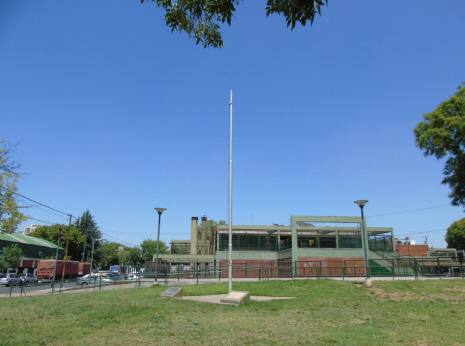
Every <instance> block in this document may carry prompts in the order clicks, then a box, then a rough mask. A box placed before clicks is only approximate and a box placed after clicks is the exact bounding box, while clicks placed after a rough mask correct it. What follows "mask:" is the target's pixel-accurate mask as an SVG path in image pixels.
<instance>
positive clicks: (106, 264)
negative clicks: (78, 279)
mask: <svg viewBox="0 0 465 346" xmlns="http://www.w3.org/2000/svg"><path fill="white" fill-rule="evenodd" d="M119 246H120V244H119V243H111V242H107V241H102V244H101V245H100V247H99V248H98V249H97V250H95V258H96V261H95V262H96V263H98V266H99V267H100V268H104V269H105V270H108V269H110V266H112V265H117V264H119V263H120V256H119V253H118V247H119Z"/></svg>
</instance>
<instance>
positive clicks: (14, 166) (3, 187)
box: [0, 139, 29, 233]
mask: <svg viewBox="0 0 465 346" xmlns="http://www.w3.org/2000/svg"><path fill="white" fill-rule="evenodd" d="M0 143H1V145H2V146H1V147H0V232H2V233H14V232H15V231H16V229H17V228H18V225H19V224H20V223H21V222H23V221H26V220H27V219H28V218H29V216H26V215H24V214H23V213H21V212H20V211H19V209H20V208H21V207H20V206H19V205H18V194H17V193H16V191H17V187H16V183H17V181H18V179H19V178H20V174H19V172H18V170H19V169H20V168H21V163H20V162H19V161H15V160H13V159H12V157H11V154H12V153H13V152H14V151H15V150H16V146H17V145H16V144H15V145H10V144H8V143H7V141H6V140H5V139H0Z"/></svg>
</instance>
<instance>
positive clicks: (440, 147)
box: [414, 82, 465, 206]
mask: <svg viewBox="0 0 465 346" xmlns="http://www.w3.org/2000/svg"><path fill="white" fill-rule="evenodd" d="M464 86H465V82H464V83H463V85H461V86H459V88H458V91H457V92H456V93H455V94H454V95H453V96H452V97H451V98H450V99H449V100H447V101H444V102H442V103H441V104H440V105H439V106H438V107H437V108H436V109H435V110H434V111H433V112H431V113H427V114H425V115H423V117H424V119H425V120H424V121H422V122H421V123H419V124H418V125H417V127H416V128H415V130H414V133H415V137H416V144H417V146H418V147H420V149H423V150H424V154H425V156H430V155H432V156H435V157H436V158H437V159H441V158H443V157H447V160H446V163H445V165H444V171H443V172H444V175H445V178H444V179H443V180H442V184H447V185H449V186H450V187H451V189H452V192H451V193H450V194H449V197H450V198H451V199H452V205H462V206H465V87H464Z"/></svg>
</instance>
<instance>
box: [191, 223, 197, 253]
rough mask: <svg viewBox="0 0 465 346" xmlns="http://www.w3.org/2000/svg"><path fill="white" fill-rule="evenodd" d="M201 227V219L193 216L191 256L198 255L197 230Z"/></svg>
mask: <svg viewBox="0 0 465 346" xmlns="http://www.w3.org/2000/svg"><path fill="white" fill-rule="evenodd" d="M198 226H199V218H198V217H197V216H192V221H191V255H197V228H198Z"/></svg>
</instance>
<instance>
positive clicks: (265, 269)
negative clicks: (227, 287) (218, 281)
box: [221, 259, 292, 278]
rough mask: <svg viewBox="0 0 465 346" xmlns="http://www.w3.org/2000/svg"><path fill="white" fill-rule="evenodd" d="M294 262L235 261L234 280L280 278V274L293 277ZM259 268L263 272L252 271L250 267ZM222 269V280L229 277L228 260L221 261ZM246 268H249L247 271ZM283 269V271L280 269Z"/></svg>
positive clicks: (233, 266) (233, 264)
mask: <svg viewBox="0 0 465 346" xmlns="http://www.w3.org/2000/svg"><path fill="white" fill-rule="evenodd" d="M291 263H292V262H291V261H279V262H278V261H272V260H233V263H232V272H233V273H232V274H233V275H232V276H233V278H245V277H248V278H258V277H262V278H265V277H270V276H278V273H279V274H280V275H281V276H283V277H285V276H292V268H291V266H292V264H291ZM253 266H258V267H261V270H258V269H252V268H250V267H253ZM221 267H222V269H223V271H222V273H221V277H222V278H227V277H228V271H227V268H228V260H227V259H222V260H221ZM245 267H248V268H247V270H246V269H245ZM279 268H281V270H280V269H279Z"/></svg>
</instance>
